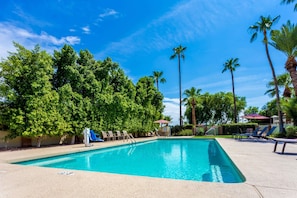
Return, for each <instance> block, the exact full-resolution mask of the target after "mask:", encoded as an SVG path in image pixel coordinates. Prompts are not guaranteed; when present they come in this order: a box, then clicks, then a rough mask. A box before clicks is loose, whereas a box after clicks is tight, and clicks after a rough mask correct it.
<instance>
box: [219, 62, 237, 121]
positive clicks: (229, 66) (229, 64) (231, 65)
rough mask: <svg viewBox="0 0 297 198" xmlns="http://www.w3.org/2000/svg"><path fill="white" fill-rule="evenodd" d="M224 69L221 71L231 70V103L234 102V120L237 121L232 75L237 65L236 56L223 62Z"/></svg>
mask: <svg viewBox="0 0 297 198" xmlns="http://www.w3.org/2000/svg"><path fill="white" fill-rule="evenodd" d="M223 66H224V69H223V71H222V73H224V72H225V71H227V70H229V71H230V72H231V79H232V93H233V104H234V122H235V123H237V109H236V95H235V88H234V75H233V72H234V71H235V68H236V67H239V66H240V65H239V63H238V58H234V59H233V58H231V59H229V60H227V61H226V62H225V63H224V65H223Z"/></svg>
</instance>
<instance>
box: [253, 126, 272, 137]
mask: <svg viewBox="0 0 297 198" xmlns="http://www.w3.org/2000/svg"><path fill="white" fill-rule="evenodd" d="M267 129H268V126H266V127H264V128H263V129H262V130H261V131H260V132H257V133H256V134H252V135H250V136H249V138H260V137H262V135H263V134H264V132H265V131H267Z"/></svg>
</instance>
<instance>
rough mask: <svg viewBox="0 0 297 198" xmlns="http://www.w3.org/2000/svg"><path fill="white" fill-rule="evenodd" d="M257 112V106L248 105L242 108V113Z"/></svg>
mask: <svg viewBox="0 0 297 198" xmlns="http://www.w3.org/2000/svg"><path fill="white" fill-rule="evenodd" d="M258 112H259V107H252V106H249V107H248V108H246V109H245V110H244V115H249V114H254V113H258Z"/></svg>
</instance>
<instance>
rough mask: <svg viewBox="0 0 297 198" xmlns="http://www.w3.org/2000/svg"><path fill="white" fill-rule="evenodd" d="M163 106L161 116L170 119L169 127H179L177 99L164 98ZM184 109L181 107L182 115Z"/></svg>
mask: <svg viewBox="0 0 297 198" xmlns="http://www.w3.org/2000/svg"><path fill="white" fill-rule="evenodd" d="M163 104H164V105H165V109H164V112H163V114H164V115H166V116H170V117H172V121H171V123H170V124H171V125H179V99H178V98H164V100H163ZM185 110H186V107H185V106H184V105H182V115H183V114H184V112H185Z"/></svg>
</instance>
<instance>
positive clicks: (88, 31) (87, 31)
mask: <svg viewBox="0 0 297 198" xmlns="http://www.w3.org/2000/svg"><path fill="white" fill-rule="evenodd" d="M81 29H82V30H83V33H84V34H90V33H91V30H90V27H89V26H85V27H82V28H81Z"/></svg>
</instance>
